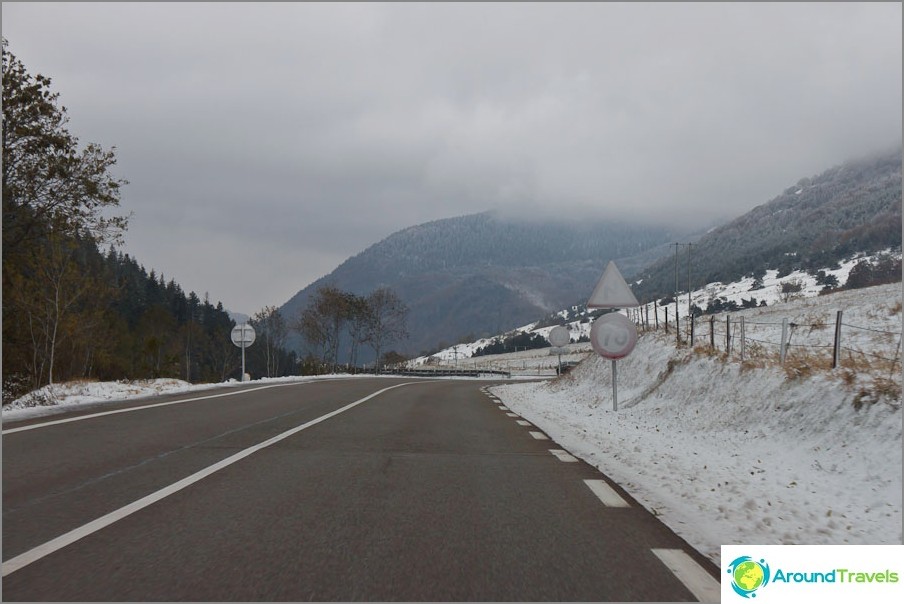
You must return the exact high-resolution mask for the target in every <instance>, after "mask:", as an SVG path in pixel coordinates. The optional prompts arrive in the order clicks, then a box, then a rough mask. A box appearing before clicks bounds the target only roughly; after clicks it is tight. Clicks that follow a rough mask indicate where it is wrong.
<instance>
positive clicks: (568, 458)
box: [549, 449, 578, 463]
mask: <svg viewBox="0 0 904 604" xmlns="http://www.w3.org/2000/svg"><path fill="white" fill-rule="evenodd" d="M549 452H550V453H552V454H553V455H555V456H556V457H558V458H559V461H564V462H566V463H574V462H576V461H577V460H578V458H577V457H573V456H572V455H571V454H569V453H568V451H565V450H563V449H550V450H549Z"/></svg>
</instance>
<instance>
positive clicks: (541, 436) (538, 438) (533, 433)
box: [530, 430, 549, 440]
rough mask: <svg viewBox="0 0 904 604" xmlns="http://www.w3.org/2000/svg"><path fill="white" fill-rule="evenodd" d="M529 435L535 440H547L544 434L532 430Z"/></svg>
mask: <svg viewBox="0 0 904 604" xmlns="http://www.w3.org/2000/svg"><path fill="white" fill-rule="evenodd" d="M530 435H531V436H533V437H534V438H536V439H537V440H549V437H548V436H546V435H545V434H543V433H542V432H534V431H533V430H531V433H530Z"/></svg>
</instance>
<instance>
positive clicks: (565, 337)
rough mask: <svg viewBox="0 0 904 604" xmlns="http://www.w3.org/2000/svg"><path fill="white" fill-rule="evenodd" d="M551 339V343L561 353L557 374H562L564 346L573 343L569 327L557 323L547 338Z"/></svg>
mask: <svg viewBox="0 0 904 604" xmlns="http://www.w3.org/2000/svg"><path fill="white" fill-rule="evenodd" d="M546 339H547V340H549V343H550V344H552V345H553V346H554V347H556V348H557V349H558V353H559V370H558V371H557V372H556V375H562V347H563V346H565V345H566V344H570V343H571V334H570V333H568V328H567V327H564V326H562V325H556V326H555V327H553V328H552V330H551V331H550V332H549V335H548V336H547V338H546Z"/></svg>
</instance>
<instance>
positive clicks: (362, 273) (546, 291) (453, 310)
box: [280, 213, 674, 353]
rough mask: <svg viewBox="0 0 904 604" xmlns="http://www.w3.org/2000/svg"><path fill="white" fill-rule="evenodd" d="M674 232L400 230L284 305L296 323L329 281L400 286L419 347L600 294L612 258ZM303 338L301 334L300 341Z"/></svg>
mask: <svg viewBox="0 0 904 604" xmlns="http://www.w3.org/2000/svg"><path fill="white" fill-rule="evenodd" d="M673 238H674V235H671V234H669V233H667V232H666V231H665V230H664V229H659V228H650V227H643V226H636V225H629V224H622V223H605V222H595V223H588V222H578V221H561V222H539V221H531V220H524V219H510V218H502V217H499V216H498V215H496V214H493V213H481V214H473V215H469V216H462V217H458V218H449V219H444V220H437V221H434V222H429V223H425V224H421V225H417V226H413V227H410V228H407V229H404V230H402V231H399V232H397V233H395V234H393V235H391V236H389V237H387V238H386V239H384V240H383V241H381V242H379V243H377V244H375V245H372V246H370V247H369V248H367V249H366V250H364V251H363V252H361V253H360V254H358V255H356V256H354V257H352V258H349V259H348V260H347V261H345V262H344V263H343V264H342V265H340V266H339V267H338V268H337V269H336V270H335V271H333V272H332V273H330V274H329V275H327V276H325V277H323V278H322V279H319V280H318V281H316V282H314V283H312V284H311V285H309V286H308V287H306V288H305V289H303V290H301V291H300V292H299V293H298V294H296V295H295V296H294V297H293V298H292V299H290V300H289V301H288V302H287V303H286V304H285V305H284V306H283V307H282V308H281V309H280V310H281V312H282V313H283V314H284V316H285V317H286V318H287V319H288V320H289V321H291V320H292V318H294V317H296V316H298V313H299V311H301V310H303V309H304V308H305V307H306V305H307V303H308V301H309V300H310V297H311V295H312V294H313V293H314V292H315V291H316V289H317V288H318V287H320V286H321V285H324V284H331V285H334V286H336V287H338V288H340V289H342V290H345V291H349V292H351V293H355V294H358V295H366V294H367V293H369V292H371V291H373V290H374V289H376V288H377V287H381V286H388V287H391V288H392V289H393V290H395V292H396V293H397V294H398V295H399V297H400V298H401V299H402V300H403V301H404V302H405V304H407V305H408V307H409V309H410V315H409V320H408V327H409V332H410V334H411V337H410V338H409V340H408V341H407V342H404V343H402V344H401V345H400V346H398V348H399V349H400V351H404V352H407V353H417V352H420V351H423V350H425V349H430V348H435V347H437V346H439V345H440V344H441V343H454V342H457V341H458V340H460V339H462V338H464V337H466V336H480V335H482V334H492V333H499V332H500V331H505V330H506V329H510V328H513V327H516V326H518V325H521V324H523V323H524V322H526V321H529V320H531V319H532V318H533V317H535V316H537V315H538V314H539V315H542V314H545V313H547V312H550V311H552V310H556V309H558V308H562V307H563V306H567V305H569V304H572V303H573V302H574V301H575V300H579V299H581V298H582V297H586V296H588V295H589V294H590V291H591V290H592V288H593V285H594V284H595V283H596V280H597V279H598V278H599V275H600V274H601V271H602V269H603V268H604V267H605V265H606V263H607V262H608V261H609V260H612V259H617V258H622V257H626V256H634V255H636V254H640V253H643V252H645V251H648V250H651V249H653V248H656V247H657V246H660V245H661V244H663V243H665V242H667V241H669V240H671V239H673ZM298 344H300V342H298Z"/></svg>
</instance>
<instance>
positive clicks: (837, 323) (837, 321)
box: [832, 310, 841, 369]
mask: <svg viewBox="0 0 904 604" xmlns="http://www.w3.org/2000/svg"><path fill="white" fill-rule="evenodd" d="M840 358H841V311H840V310H839V311H838V314H837V315H836V316H835V350H833V351H832V369H835V368H836V367H838V360H839V359H840Z"/></svg>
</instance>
